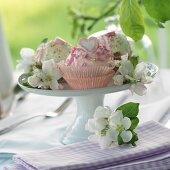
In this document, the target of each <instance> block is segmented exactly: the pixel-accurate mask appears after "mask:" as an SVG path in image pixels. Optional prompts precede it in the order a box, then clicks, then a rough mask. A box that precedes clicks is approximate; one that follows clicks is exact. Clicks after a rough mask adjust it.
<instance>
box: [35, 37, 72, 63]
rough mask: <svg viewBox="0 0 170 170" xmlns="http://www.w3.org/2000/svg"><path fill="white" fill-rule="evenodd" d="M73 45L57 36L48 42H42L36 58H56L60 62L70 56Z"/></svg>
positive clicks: (43, 59)
mask: <svg viewBox="0 0 170 170" xmlns="http://www.w3.org/2000/svg"><path fill="white" fill-rule="evenodd" d="M70 51H71V45H70V44H69V43H67V42H66V41H64V40H63V39H61V38H58V37H57V38H55V39H54V40H51V41H49V42H47V43H42V44H41V45H40V46H39V48H38V49H37V52H36V55H35V59H36V61H37V62H40V61H46V60H50V59H54V61H55V62H59V61H61V60H64V59H66V58H67V57H68V55H69V53H70Z"/></svg>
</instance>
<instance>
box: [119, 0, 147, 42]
mask: <svg viewBox="0 0 170 170" xmlns="http://www.w3.org/2000/svg"><path fill="white" fill-rule="evenodd" d="M119 15H120V20H119V21H120V25H121V28H122V30H123V32H124V33H125V34H126V35H128V36H129V37H131V38H132V39H133V40H135V41H138V40H140V39H141V38H142V37H143V35H144V32H145V28H144V19H143V15H142V12H141V9H140V7H139V4H138V2H137V0H123V1H122V4H121V7H120V12H119Z"/></svg>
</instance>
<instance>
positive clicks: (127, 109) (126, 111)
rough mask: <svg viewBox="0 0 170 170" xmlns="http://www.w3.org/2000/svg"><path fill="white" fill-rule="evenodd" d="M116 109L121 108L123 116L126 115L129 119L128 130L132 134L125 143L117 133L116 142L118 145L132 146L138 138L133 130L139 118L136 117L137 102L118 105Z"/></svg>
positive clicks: (137, 110) (137, 111)
mask: <svg viewBox="0 0 170 170" xmlns="http://www.w3.org/2000/svg"><path fill="white" fill-rule="evenodd" d="M116 110H121V111H122V113H123V116H124V117H128V118H129V119H130V120H131V126H130V128H129V129H128V130H129V131H131V132H132V135H133V136H132V139H131V140H130V141H129V142H127V143H125V142H123V140H122V137H121V136H120V134H119V136H118V144H119V145H122V144H132V145H133V146H136V144H135V142H136V141H137V140H138V135H137V133H136V132H135V131H134V130H135V128H136V127H137V126H138V123H139V119H138V117H137V116H138V113H139V103H133V102H129V103H126V104H124V105H122V106H120V107H118V108H117V109H116Z"/></svg>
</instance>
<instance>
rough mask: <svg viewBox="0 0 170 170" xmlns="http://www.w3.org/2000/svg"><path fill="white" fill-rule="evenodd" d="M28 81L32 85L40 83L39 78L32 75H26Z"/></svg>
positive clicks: (36, 85) (35, 85)
mask: <svg viewBox="0 0 170 170" xmlns="http://www.w3.org/2000/svg"><path fill="white" fill-rule="evenodd" d="M28 83H29V84H30V86H32V87H38V86H39V83H40V79H39V78H38V77H37V76H35V75H33V76H30V77H28Z"/></svg>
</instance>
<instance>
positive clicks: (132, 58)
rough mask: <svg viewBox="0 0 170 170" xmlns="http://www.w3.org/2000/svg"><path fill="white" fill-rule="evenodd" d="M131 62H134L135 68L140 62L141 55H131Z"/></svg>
mask: <svg viewBox="0 0 170 170" xmlns="http://www.w3.org/2000/svg"><path fill="white" fill-rule="evenodd" d="M130 62H131V63H132V64H133V67H134V68H135V67H136V65H137V64H138V62H139V56H132V57H130Z"/></svg>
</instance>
